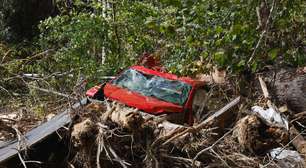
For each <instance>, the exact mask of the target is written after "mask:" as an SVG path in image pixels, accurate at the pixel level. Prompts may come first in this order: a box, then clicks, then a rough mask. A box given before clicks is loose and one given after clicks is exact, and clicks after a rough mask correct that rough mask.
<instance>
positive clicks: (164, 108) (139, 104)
mask: <svg viewBox="0 0 306 168" xmlns="http://www.w3.org/2000/svg"><path fill="white" fill-rule="evenodd" d="M104 95H105V97H107V98H109V99H111V100H116V101H119V102H121V103H123V104H126V105H128V106H131V107H134V108H137V109H139V110H142V111H145V112H148V113H151V114H155V115H158V114H162V113H173V112H183V107H182V106H179V105H176V104H173V103H169V102H165V101H162V100H158V99H156V98H154V97H148V96H143V95H141V94H139V93H136V92H133V91H129V90H127V89H123V88H120V87H117V86H115V85H112V84H110V83H107V84H106V85H105V87H104Z"/></svg>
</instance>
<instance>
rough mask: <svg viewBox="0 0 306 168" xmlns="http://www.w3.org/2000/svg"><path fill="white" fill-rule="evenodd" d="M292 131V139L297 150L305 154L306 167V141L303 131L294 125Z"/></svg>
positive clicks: (305, 167) (305, 163)
mask: <svg viewBox="0 0 306 168" xmlns="http://www.w3.org/2000/svg"><path fill="white" fill-rule="evenodd" d="M289 132H290V140H291V141H292V145H293V146H294V147H295V148H296V150H297V151H298V152H299V153H300V154H301V155H302V156H303V158H304V164H303V166H304V168H306V141H305V139H304V137H303V136H302V135H301V133H300V132H299V131H298V130H297V129H296V128H295V127H294V126H292V127H291V128H290V130H289Z"/></svg>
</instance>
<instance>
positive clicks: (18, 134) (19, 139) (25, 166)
mask: <svg viewBox="0 0 306 168" xmlns="http://www.w3.org/2000/svg"><path fill="white" fill-rule="evenodd" d="M13 129H14V130H15V132H16V135H17V140H18V146H17V152H18V157H19V160H20V162H21V163H22V165H23V167H24V168H27V165H26V163H25V161H24V160H23V158H22V156H21V154H20V150H21V149H22V147H21V145H20V143H21V142H22V138H21V133H20V131H19V130H18V129H17V128H15V127H13Z"/></svg>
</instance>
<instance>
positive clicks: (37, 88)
mask: <svg viewBox="0 0 306 168" xmlns="http://www.w3.org/2000/svg"><path fill="white" fill-rule="evenodd" d="M28 86H29V87H30V88H33V89H36V90H39V91H42V92H46V93H52V94H55V95H58V96H63V97H66V98H68V99H72V100H79V99H77V98H75V97H72V96H70V95H68V94H64V93H60V92H56V91H53V90H48V89H43V88H39V87H36V86H33V85H28Z"/></svg>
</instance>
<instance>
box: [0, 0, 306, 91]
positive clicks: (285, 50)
mask: <svg viewBox="0 0 306 168" xmlns="http://www.w3.org/2000/svg"><path fill="white" fill-rule="evenodd" d="M53 2H56V4H54V3H53ZM33 9H37V10H33ZM305 16H306V2H305V1H303V0H295V1H291V0H266V1H263V0H254V1H249V0H227V1H225V0H186V1H178V0H162V1H148V0H145V1H132V0H123V1H122V0H120V1H119V0H114V1H105V0H104V1H98V0H89V1H85V0H74V1H71V0H67V1H52V0H44V1H39V0H36V1H19V0H4V1H2V4H0V28H1V29H0V39H1V46H0V61H1V66H0V75H1V76H2V79H1V81H0V86H1V89H0V90H1V93H2V94H5V95H7V94H8V93H9V92H11V91H14V92H18V93H24V92H27V91H28V89H26V90H25V89H21V88H22V87H20V86H23V87H24V79H21V78H19V77H18V75H21V74H24V73H30V74H39V75H43V76H44V77H45V78H44V81H45V82H43V84H45V83H48V85H47V86H48V87H53V88H55V89H57V90H61V91H67V92H68V91H70V90H71V89H72V88H73V86H74V85H75V83H76V81H77V80H78V78H81V76H85V77H86V78H87V79H88V81H90V82H92V83H96V82H97V81H98V80H100V79H99V77H101V76H102V75H113V74H115V73H116V72H118V71H119V70H120V69H123V68H125V67H127V66H129V65H132V64H134V63H136V62H137V60H138V57H139V56H140V55H141V54H142V53H143V52H151V53H154V54H155V55H157V56H158V57H160V58H161V60H162V62H163V63H164V65H165V66H166V67H167V69H168V70H169V71H171V72H173V73H176V74H179V75H194V74H197V73H203V72H205V71H209V70H210V68H211V65H216V66H218V67H219V68H223V69H226V70H227V71H228V72H231V73H237V74H240V73H242V72H256V71H260V70H262V69H263V68H264V67H265V66H266V65H273V66H283V65H287V66H295V67H296V66H302V65H305V62H306V54H305V52H306V41H305V36H306V29H305V26H306V22H305V18H306V17H305ZM46 51H47V52H46ZM59 74H60V75H59ZM12 76H13V78H12ZM26 82H29V81H26ZM92 83H91V84H92ZM16 89H17V90H16ZM18 89H20V90H18Z"/></svg>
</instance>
